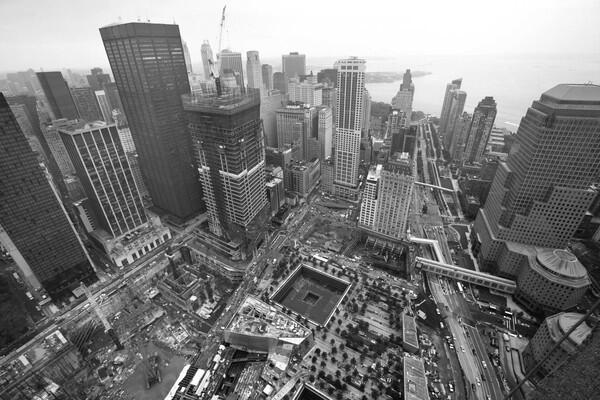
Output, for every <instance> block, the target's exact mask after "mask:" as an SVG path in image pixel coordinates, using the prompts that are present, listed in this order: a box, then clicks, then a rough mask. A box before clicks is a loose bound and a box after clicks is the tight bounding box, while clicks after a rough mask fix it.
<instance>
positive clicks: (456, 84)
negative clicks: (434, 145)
mask: <svg viewBox="0 0 600 400" xmlns="http://www.w3.org/2000/svg"><path fill="white" fill-rule="evenodd" d="M461 85H462V78H459V79H455V80H453V81H452V82H450V83H449V84H447V85H446V93H445V94H444V104H443V105H442V112H441V113H440V135H445V133H446V125H447V123H448V114H450V107H451V106H452V91H453V90H458V89H460V86H461Z"/></svg>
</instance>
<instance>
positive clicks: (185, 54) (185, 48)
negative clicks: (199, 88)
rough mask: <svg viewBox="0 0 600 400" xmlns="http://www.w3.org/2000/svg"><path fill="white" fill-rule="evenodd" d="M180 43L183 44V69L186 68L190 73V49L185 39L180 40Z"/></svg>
mask: <svg viewBox="0 0 600 400" xmlns="http://www.w3.org/2000/svg"><path fill="white" fill-rule="evenodd" d="M182 45H183V58H184V59H185V69H186V70H187V73H188V74H191V73H192V72H194V71H192V57H190V49H188V46H187V43H186V42H185V41H182Z"/></svg>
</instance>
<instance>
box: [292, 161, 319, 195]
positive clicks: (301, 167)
mask: <svg viewBox="0 0 600 400" xmlns="http://www.w3.org/2000/svg"><path fill="white" fill-rule="evenodd" d="M320 177H321V162H320V160H319V159H314V160H312V161H299V162H294V163H292V164H291V165H290V166H289V168H288V170H287V171H286V180H285V183H286V185H285V187H286V189H287V190H289V191H291V192H294V193H296V194H298V196H300V197H306V196H308V195H309V194H311V193H312V191H313V190H314V189H315V187H316V186H317V184H318V183H319V178H320Z"/></svg>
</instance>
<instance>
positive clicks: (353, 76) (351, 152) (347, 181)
mask: <svg viewBox="0 0 600 400" xmlns="http://www.w3.org/2000/svg"><path fill="white" fill-rule="evenodd" d="M335 65H336V69H337V101H336V110H337V114H336V135H335V178H334V192H335V193H336V194H337V195H339V196H342V197H347V198H354V197H356V195H357V194H358V192H357V187H358V166H359V162H360V138H361V129H362V126H363V123H362V118H363V110H362V108H363V96H364V93H365V71H366V66H367V62H366V61H365V60H362V59H358V58H355V57H354V58H349V59H346V60H340V61H338V62H336V64H335Z"/></svg>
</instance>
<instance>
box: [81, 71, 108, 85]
mask: <svg viewBox="0 0 600 400" xmlns="http://www.w3.org/2000/svg"><path fill="white" fill-rule="evenodd" d="M90 72H91V74H90V75H86V78H87V81H88V84H89V85H90V87H91V88H92V89H93V90H102V89H103V88H104V85H106V84H107V83H110V75H109V74H105V73H104V72H102V68H92V69H91V71H90Z"/></svg>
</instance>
